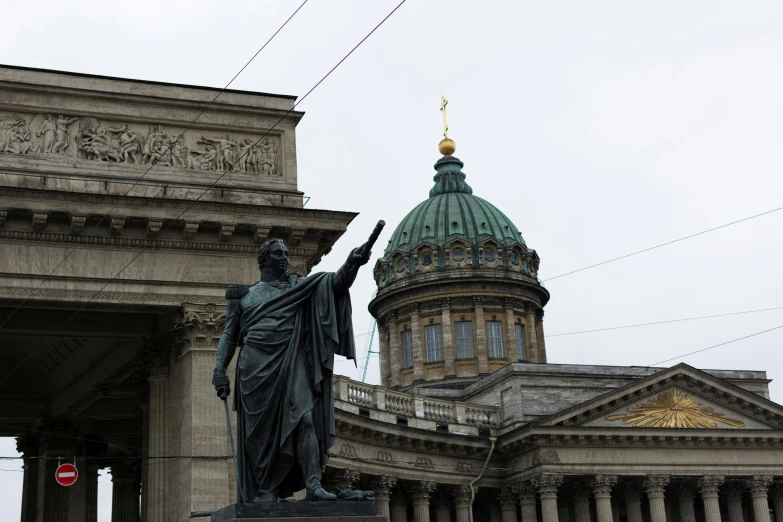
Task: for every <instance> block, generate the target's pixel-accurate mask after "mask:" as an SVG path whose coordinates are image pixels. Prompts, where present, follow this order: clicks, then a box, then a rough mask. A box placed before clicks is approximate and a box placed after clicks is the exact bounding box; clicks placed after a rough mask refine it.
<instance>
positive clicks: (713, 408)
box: [537, 364, 783, 430]
mask: <svg viewBox="0 0 783 522" xmlns="http://www.w3.org/2000/svg"><path fill="white" fill-rule="evenodd" d="M537 424H538V425H540V426H584V427H602V428H651V429H656V428H669V429H728V430H742V429H752V430H758V429H780V428H783V406H781V405H779V404H776V403H774V402H772V401H770V400H768V399H765V398H764V397H761V396H759V395H756V394H754V393H751V392H749V391H747V390H744V389H742V388H739V387H737V386H735V385H733V384H730V383H727V382H726V381H723V380H721V379H718V378H717V377H714V376H712V375H709V374H707V373H705V372H702V371H700V370H697V369H695V368H693V367H691V366H688V365H687V364H679V365H677V366H674V367H672V368H669V369H667V370H663V371H661V372H659V373H657V374H655V375H652V376H650V377H647V378H645V379H642V380H640V381H638V382H634V383H631V384H629V385H628V386H625V387H623V388H620V389H617V390H612V391H611V392H609V393H606V394H604V395H602V396H599V397H596V398H595V399H592V400H590V401H588V402H585V403H583V404H580V405H577V406H574V407H572V408H569V409H567V410H564V411H562V412H560V413H558V414H555V415H552V416H550V417H547V418H545V419H541V420H540V421H538V422H537Z"/></svg>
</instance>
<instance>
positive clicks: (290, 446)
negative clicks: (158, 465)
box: [212, 222, 383, 502]
mask: <svg viewBox="0 0 783 522" xmlns="http://www.w3.org/2000/svg"><path fill="white" fill-rule="evenodd" d="M382 227H383V222H379V224H378V226H377V227H376V230H375V231H373V234H372V236H370V240H369V241H368V242H367V243H365V244H364V245H362V246H361V247H359V248H356V249H354V250H352V251H351V254H350V255H349V256H348V259H347V261H346V262H345V264H344V265H343V266H342V267H341V268H340V269H339V270H337V272H334V273H328V272H322V273H318V274H313V275H310V276H309V277H300V276H299V275H297V274H291V273H288V249H287V248H286V246H285V245H284V244H283V241H281V240H279V239H272V240H270V241H267V242H266V243H264V244H263V245H261V247H260V248H259V250H258V267H259V269H260V271H261V280H260V281H259V282H258V283H256V284H254V285H252V286H249V285H234V286H231V287H229V288H228V290H227V291H226V300H227V302H228V307H227V310H226V326H225V330H224V332H223V336H222V337H221V339H220V343H219V345H218V353H217V365H216V368H215V371H214V375H213V378H212V384H213V385H214V387H215V390H216V391H217V394H218V396H219V397H220V398H221V399H223V400H226V398H227V397H228V395H229V393H230V383H229V379H228V377H227V376H226V368H227V367H228V364H229V362H230V361H231V358H232V357H233V356H234V352H235V349H236V347H237V345H241V350H240V352H239V359H238V361H237V369H236V378H235V381H234V382H235V386H236V387H237V390H238V391H237V393H236V394H235V395H234V409H235V410H236V412H237V440H238V451H237V461H238V465H237V467H238V469H237V480H238V482H239V484H238V487H237V491H238V497H239V499H238V501H239V502H275V501H277V499H278V498H279V497H282V498H285V497H288V496H290V495H292V494H293V493H294V492H296V491H299V490H301V489H302V488H306V489H307V497H306V500H336V499H337V498H338V496H339V498H346V497H347V498H357V499H359V498H365V497H368V496H371V493H369V492H347V493H346V492H340V493H339V494H338V495H334V494H332V493H329V492H327V491H326V490H324V488H323V487H322V485H321V470H322V468H323V466H325V465H326V463H327V461H328V459H329V455H328V451H329V448H330V447H331V446H333V445H334V390H333V384H332V373H333V365H334V355H335V354H337V355H342V356H344V357H347V358H349V359H354V358H355V348H354V344H353V328H352V325H351V300H350V296H349V294H348V289H349V288H350V287H351V285H352V284H353V282H354V280H355V279H356V274H357V273H358V270H359V267H360V266H362V265H364V264H366V263H367V261H368V260H369V259H370V254H371V252H370V248H371V247H372V244H373V243H374V242H375V240H376V239H377V237H378V234H379V233H380V229H381V228H382ZM368 493H369V495H368Z"/></svg>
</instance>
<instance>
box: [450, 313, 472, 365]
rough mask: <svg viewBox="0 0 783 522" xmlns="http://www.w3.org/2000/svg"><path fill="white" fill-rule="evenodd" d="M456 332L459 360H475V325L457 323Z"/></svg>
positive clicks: (464, 322) (465, 322) (467, 322)
mask: <svg viewBox="0 0 783 522" xmlns="http://www.w3.org/2000/svg"><path fill="white" fill-rule="evenodd" d="M454 330H456V334H457V359H471V358H473V323H471V322H470V321H457V322H456V323H454Z"/></svg>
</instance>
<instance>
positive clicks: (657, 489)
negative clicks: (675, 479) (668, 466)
mask: <svg viewBox="0 0 783 522" xmlns="http://www.w3.org/2000/svg"><path fill="white" fill-rule="evenodd" d="M669 480H670V477H669V476H668V475H648V476H646V477H645V478H644V483H643V484H644V489H645V491H646V492H647V496H648V497H649V498H656V497H659V498H663V496H664V489H665V488H666V486H667V485H668V484H669Z"/></svg>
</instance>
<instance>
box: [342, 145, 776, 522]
mask: <svg viewBox="0 0 783 522" xmlns="http://www.w3.org/2000/svg"><path fill="white" fill-rule="evenodd" d="M440 149H441V153H442V154H443V157H442V158H441V159H439V160H437V162H436V163H435V171H436V175H435V177H434V181H435V185H434V186H433V187H432V189H431V190H430V192H429V197H428V198H427V199H426V200H424V201H423V202H422V203H421V204H419V205H418V206H416V207H415V208H414V209H413V210H412V211H411V212H410V213H409V214H408V215H407V216H406V217H405V218H404V219H403V220H402V221H401V223H400V224H399V225H398V226H397V229H396V230H395V231H394V233H393V234H392V236H391V240H390V241H389V244H388V247H387V248H386V251H385V252H384V254H383V256H382V257H381V258H380V259H379V260H378V261H377V263H376V265H375V270H374V276H375V280H376V282H377V284H378V291H377V294H376V295H375V297H374V298H373V300H372V302H371V303H370V305H369V308H370V312H371V313H372V314H373V316H374V317H375V318H376V320H377V323H378V330H379V338H380V366H381V380H382V383H381V385H380V386H368V385H366V384H362V383H359V382H355V381H352V380H350V379H346V378H343V377H337V386H336V388H337V394H338V402H337V407H338V414H337V430H338V437H339V441H338V444H337V447H336V451H335V453H337V454H336V455H335V457H334V458H333V459H332V460H331V461H330V467H331V470H330V472H331V473H330V475H331V477H332V478H333V480H334V481H335V483H336V484H338V485H342V486H347V485H355V484H356V483H363V484H364V486H365V487H372V488H373V489H374V490H375V492H376V498H377V499H378V506H379V510H380V511H381V512H382V513H385V514H387V515H389V517H390V520H391V522H409V521H412V522H430V521H434V522H449V521H452V520H456V521H457V522H467V521H469V520H471V521H472V520H475V521H476V522H479V521H482V522H518V521H521V522H539V521H540V522H697V521H699V522H721V521H725V522H751V521H752V522H770V521H771V520H772V516H773V515H772V513H773V511H774V516H775V520H777V521H781V520H783V407H781V406H780V405H779V404H775V403H774V402H772V401H770V399H769V392H768V383H769V380H768V379H767V377H766V373H765V372H763V371H724V370H704V371H702V370H698V369H696V368H692V367H690V366H688V365H687V364H679V365H676V366H673V367H671V368H647V367H614V366H590V365H569V364H548V363H547V355H546V347H545V337H544V329H543V317H544V313H543V308H544V306H545V305H546V303H547V301H548V299H549V293H548V292H547V290H546V289H545V288H544V287H543V286H541V284H540V282H539V280H538V274H537V272H538V267H539V257H538V255H537V254H536V252H535V251H534V250H532V249H530V248H529V247H528V246H527V244H526V243H525V241H524V240H523V238H522V235H521V234H520V232H519V229H518V228H517V227H516V226H515V225H514V224H513V223H512V222H511V221H510V220H509V219H508V217H506V215H505V214H503V213H502V212H501V211H499V210H498V209H497V208H495V207H494V206H493V205H492V204H491V203H489V202H487V201H486V200H483V199H481V198H479V197H476V196H474V195H473V193H472V192H473V191H472V189H471V187H470V186H469V184H468V182H467V179H466V176H465V174H464V173H463V171H462V167H463V163H462V162H461V161H460V160H459V159H457V158H456V157H454V156H453V153H454V149H455V145H454V143H453V142H452V141H451V140H448V138H447V139H446V140H444V141H443V142H441V146H440ZM423 188H424V187H422V189H423ZM471 506H472V507H471Z"/></svg>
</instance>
